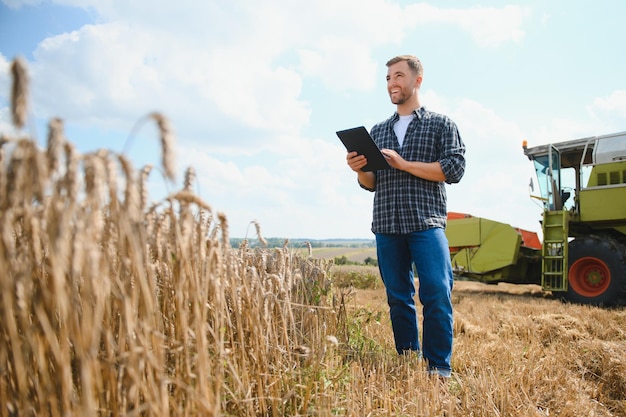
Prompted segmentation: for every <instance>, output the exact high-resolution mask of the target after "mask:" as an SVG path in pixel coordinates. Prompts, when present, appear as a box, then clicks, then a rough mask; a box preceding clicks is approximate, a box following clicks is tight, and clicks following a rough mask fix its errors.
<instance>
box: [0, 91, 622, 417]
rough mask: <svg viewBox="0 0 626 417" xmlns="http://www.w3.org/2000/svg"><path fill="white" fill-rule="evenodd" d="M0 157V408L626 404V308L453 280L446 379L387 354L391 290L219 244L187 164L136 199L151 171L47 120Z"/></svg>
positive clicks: (557, 407) (501, 408) (481, 412)
mask: <svg viewBox="0 0 626 417" xmlns="http://www.w3.org/2000/svg"><path fill="white" fill-rule="evenodd" d="M17 91H27V88H25V86H22V87H20V88H19V89H17ZM20 100H23V97H22V98H20ZM20 100H18V101H19V102H20V106H22V107H21V108H23V107H24V106H25V104H24V103H23V101H20ZM150 118H151V119H152V120H154V121H156V122H157V123H159V125H160V126H161V127H162V129H166V131H162V132H161V144H162V146H163V151H164V153H165V152H169V151H171V149H172V140H173V137H172V135H171V130H170V128H169V126H168V124H167V121H166V120H165V118H164V117H163V116H160V115H159V116H158V117H157V116H154V115H153V116H151V117H150ZM165 161H170V162H171V156H170V155H165V154H164V155H163V163H164V164H165V163H166V162H165ZM170 162H167V163H168V164H169V163H170ZM169 167H170V168H167V167H163V169H164V170H165V171H170V170H171V165H169ZM0 168H1V169H0V271H2V274H1V275H0V291H1V293H0V297H2V301H1V304H0V415H2V416H5V415H6V416H70V415H80V416H220V415H221V416H286V415H288V416H305V415H315V416H336V415H341V416H441V415H454V416H556V415H558V416H580V415H586V416H587V415H589V416H623V415H626V399H625V395H624V392H625V391H626V357H625V352H626V349H625V347H626V332H625V330H624V329H625V328H626V313H625V312H624V310H623V309H615V310H603V309H598V308H592V307H580V306H572V305H565V304H561V303H560V302H558V301H555V300H551V299H549V298H546V297H545V296H543V295H542V294H541V293H539V292H537V291H527V289H525V290H524V291H525V292H520V290H518V288H519V287H516V288H515V290H516V291H517V292H516V293H515V292H506V291H501V288H500V287H485V286H480V287H472V286H470V284H468V283H459V285H457V288H456V289H455V292H454V304H455V313H456V324H455V336H456V339H455V346H454V348H455V351H454V357H453V366H454V368H455V374H454V377H453V378H452V379H451V380H450V381H449V382H448V383H446V384H442V383H441V382H440V381H439V380H437V379H431V378H430V377H429V376H428V375H427V374H426V372H425V369H424V365H423V363H421V362H420V361H419V360H418V359H417V358H415V357H408V358H404V357H403V358H400V357H398V356H397V355H395V350H394V349H393V347H392V346H391V343H392V342H391V341H392V338H391V334H390V331H391V330H390V326H389V323H388V318H387V308H386V304H385V301H384V290H382V289H380V288H379V289H364V290H352V289H350V288H349V287H346V288H343V289H340V288H336V287H335V288H333V287H332V286H331V284H332V273H331V265H330V264H329V263H328V262H327V261H325V260H324V259H320V258H311V257H308V256H304V255H299V254H296V253H293V252H290V251H289V250H288V249H287V245H285V247H283V248H276V249H270V248H264V249H251V248H248V247H247V246H246V244H245V243H244V245H243V246H242V247H240V248H238V249H236V250H234V249H231V248H230V247H229V245H228V221H227V217H226V215H225V214H223V213H214V212H213V210H212V208H211V207H210V206H209V205H208V204H207V203H205V202H204V201H202V200H201V199H200V198H198V197H197V196H196V195H194V194H193V193H192V192H191V191H190V190H191V189H192V182H193V177H194V176H193V170H189V171H188V172H187V175H186V178H185V182H184V185H183V188H182V189H181V191H178V192H175V193H174V194H172V195H171V196H169V197H168V198H165V199H164V200H163V201H161V202H160V203H158V204H156V205H154V206H150V207H147V206H146V202H147V201H148V199H147V196H146V194H145V186H144V182H145V180H146V177H147V176H148V175H149V173H150V169H149V167H146V168H144V169H141V170H139V171H136V170H135V169H133V167H132V164H131V163H130V161H128V160H127V159H126V158H125V157H124V155H117V154H115V153H114V152H111V151H107V150H101V151H96V152H93V153H90V154H86V155H81V154H79V153H78V152H76V150H75V149H74V147H73V146H72V145H71V143H69V142H68V141H67V140H66V139H65V137H64V135H63V130H62V122H61V121H60V120H58V119H55V120H53V121H52V122H51V123H50V134H49V140H48V144H47V148H46V149H44V150H41V149H38V147H37V146H36V144H35V142H34V141H32V140H30V139H28V138H23V137H15V138H14V137H3V138H0ZM255 226H256V227H257V233H258V234H259V235H260V228H258V224H255ZM524 288H526V287H524ZM486 289H488V290H489V291H486ZM505 289H507V290H511V289H513V288H505Z"/></svg>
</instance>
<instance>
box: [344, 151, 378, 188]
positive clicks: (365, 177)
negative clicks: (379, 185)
mask: <svg viewBox="0 0 626 417" xmlns="http://www.w3.org/2000/svg"><path fill="white" fill-rule="evenodd" d="M346 160H347V161H348V166H349V167H350V169H352V171H354V172H356V174H357V178H358V180H359V184H361V186H364V187H365V188H366V189H368V190H370V191H374V188H375V187H376V175H374V173H373V172H363V171H361V169H362V168H363V167H364V166H365V165H367V158H366V157H365V156H364V155H359V154H357V153H356V152H349V153H348V155H347V156H346Z"/></svg>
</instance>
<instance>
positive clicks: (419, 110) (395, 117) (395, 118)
mask: <svg viewBox="0 0 626 417" xmlns="http://www.w3.org/2000/svg"><path fill="white" fill-rule="evenodd" d="M425 112H426V107H424V106H422V107H420V108H417V109H415V110H413V114H414V115H415V117H417V119H418V120H422V117H424V113H425ZM399 119H400V115H399V114H398V112H394V114H393V116H392V117H391V121H392V122H394V123H395V122H397V121H398V120H399Z"/></svg>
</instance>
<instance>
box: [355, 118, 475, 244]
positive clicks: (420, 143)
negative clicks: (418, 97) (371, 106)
mask: <svg viewBox="0 0 626 417" xmlns="http://www.w3.org/2000/svg"><path fill="white" fill-rule="evenodd" d="M398 119H399V116H398V113H394V115H393V116H391V117H390V118H389V119H387V120H385V121H384V122H381V123H378V124H377V125H375V126H374V127H373V128H372V130H371V132H370V133H371V136H372V138H373V139H374V141H375V142H376V144H377V145H378V147H379V148H380V149H383V148H387V149H393V150H395V151H396V152H398V154H400V155H401V156H402V157H403V158H404V159H405V160H407V161H422V162H435V161H439V163H440V164H441V169H442V170H443V173H444V175H445V177H446V180H445V183H448V184H453V183H457V182H459V181H460V180H461V177H463V173H464V172H465V156H464V155H465V144H464V143H463V141H462V140H461V137H460V135H459V132H458V130H457V126H456V124H455V123H454V122H453V121H452V120H450V118H448V117H447V116H444V115H442V114H438V113H433V112H431V111H428V110H426V108H424V107H420V108H419V109H417V110H415V111H414V117H413V120H412V121H411V123H410V124H409V126H408V128H407V131H406V135H405V137H404V143H403V146H402V147H400V145H399V143H398V139H397V138H396V135H395V133H394V131H393V125H394V123H395V122H396V121H397V120H398ZM375 175H376V187H375V188H374V189H369V191H376V194H375V196H374V215H373V221H372V232H374V233H388V234H408V233H411V232H416V231H421V230H426V229H429V228H432V227H441V228H445V227H446V219H447V208H446V200H447V198H446V189H445V183H444V182H436V181H429V180H425V179H422V178H418V177H416V176H414V175H411V174H409V173H407V172H404V171H400V170H398V169H395V168H391V169H387V170H381V171H375ZM363 188H366V187H363ZM366 189H367V188H366Z"/></svg>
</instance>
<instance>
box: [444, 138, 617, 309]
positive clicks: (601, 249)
mask: <svg viewBox="0 0 626 417" xmlns="http://www.w3.org/2000/svg"><path fill="white" fill-rule="evenodd" d="M523 149H524V154H525V155H526V156H527V157H528V159H530V160H531V161H532V162H533V164H534V166H535V170H536V174H537V181H538V183H539V190H540V194H539V195H536V196H534V195H533V196H531V197H532V198H536V199H538V200H539V201H541V203H542V204H543V218H542V220H541V226H542V234H543V243H542V242H540V241H539V239H538V237H537V234H536V233H533V232H529V231H526V230H521V229H517V228H514V227H512V226H510V225H508V224H505V223H500V222H496V221H493V220H487V219H484V218H479V217H473V216H470V215H466V214H461V213H449V215H448V227H447V230H446V234H447V236H448V240H449V245H450V256H451V258H452V266H453V268H454V270H455V274H456V275H458V276H461V277H467V278H470V279H474V280H478V281H481V282H486V283H498V282H508V283H516V284H538V285H541V287H542V288H543V289H544V290H545V291H552V292H553V293H554V294H555V295H557V296H559V297H561V298H563V299H565V300H568V301H571V302H574V303H581V304H591V305H599V306H613V305H624V304H626V132H621V133H614V134H610V135H603V136H594V137H590V138H583V139H576V140H571V141H565V142H559V143H554V144H549V145H542V146H536V147H532V148H529V147H527V145H526V143H524V145H523ZM531 187H532V188H534V187H533V182H532V181H531Z"/></svg>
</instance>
